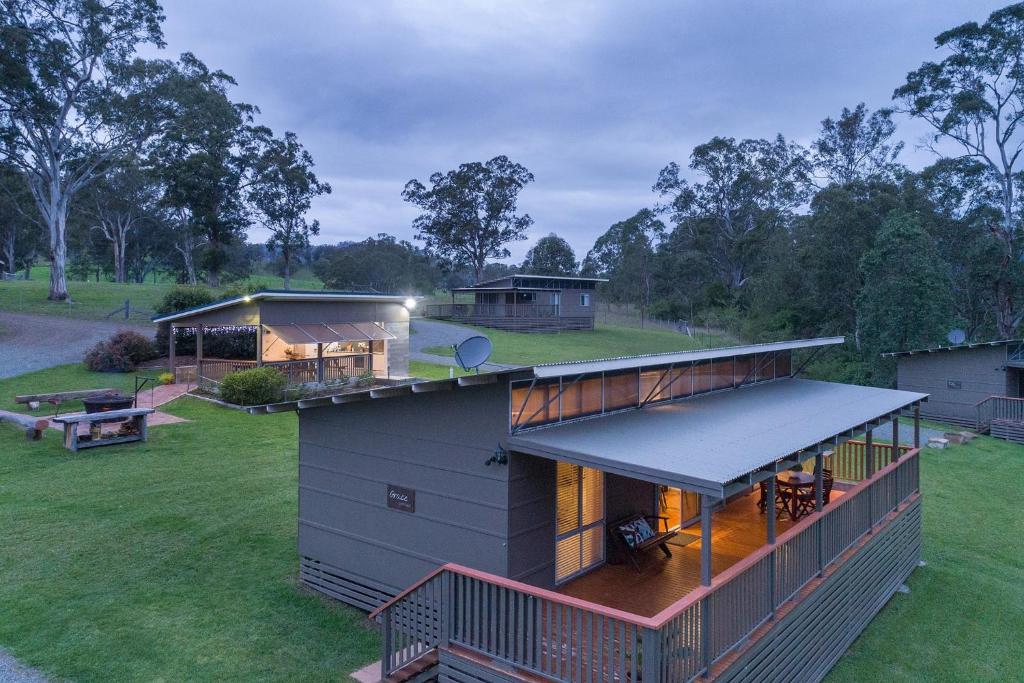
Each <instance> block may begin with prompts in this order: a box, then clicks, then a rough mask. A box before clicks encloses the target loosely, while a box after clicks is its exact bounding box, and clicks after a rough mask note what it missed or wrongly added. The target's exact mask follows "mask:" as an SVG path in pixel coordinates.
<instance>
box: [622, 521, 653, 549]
mask: <svg viewBox="0 0 1024 683" xmlns="http://www.w3.org/2000/svg"><path fill="white" fill-rule="evenodd" d="M618 532H619V534H621V535H622V540H623V541H625V542H626V545H628V546H629V547H630V548H634V549H635V548H639V547H640V546H641V545H642V544H643V542H644V541H648V540H650V539H652V538H654V537H655V536H656V534H655V532H654V529H652V528H651V525H650V523H649V522H648V521H647V519H646V518H644V517H638V518H636V519H631V520H629V521H628V522H623V523H621V524H619V526H618Z"/></svg>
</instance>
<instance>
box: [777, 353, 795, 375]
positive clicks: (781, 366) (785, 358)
mask: <svg viewBox="0 0 1024 683" xmlns="http://www.w3.org/2000/svg"><path fill="white" fill-rule="evenodd" d="M792 363H793V357H792V356H791V355H790V352H789V351H779V352H778V353H776V354H775V376H776V377H789V375H790V373H792V372H793V368H792Z"/></svg>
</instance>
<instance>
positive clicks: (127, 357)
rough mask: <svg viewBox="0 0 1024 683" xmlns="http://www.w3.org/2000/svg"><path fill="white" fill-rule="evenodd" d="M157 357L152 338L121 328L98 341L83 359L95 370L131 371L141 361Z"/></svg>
mask: <svg viewBox="0 0 1024 683" xmlns="http://www.w3.org/2000/svg"><path fill="white" fill-rule="evenodd" d="M155 357H156V350H155V349H154V348H153V342H152V340H150V339H148V338H147V337H145V336H143V335H141V334H139V333H138V332H133V331H131V330H120V331H119V332H115V333H114V335H113V336H112V337H111V338H110V339H108V340H107V341H102V342H98V343H97V344H96V345H95V346H93V347H92V348H91V349H89V350H88V351H87V352H86V354H85V358H84V359H83V361H84V363H85V366H86V367H87V368H89V369H90V370H92V371H94V372H131V371H132V370H134V369H135V368H136V367H137V366H138V364H139V363H141V362H143V361H147V360H150V359H151V358H155Z"/></svg>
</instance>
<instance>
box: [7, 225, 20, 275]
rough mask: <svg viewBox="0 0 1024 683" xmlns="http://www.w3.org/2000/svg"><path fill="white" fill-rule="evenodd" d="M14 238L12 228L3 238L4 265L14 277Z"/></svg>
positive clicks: (15, 267) (15, 269) (15, 268)
mask: <svg viewBox="0 0 1024 683" xmlns="http://www.w3.org/2000/svg"><path fill="white" fill-rule="evenodd" d="M14 240H15V234H14V230H11V232H10V233H8V234H7V236H6V237H5V238H4V265H5V266H6V270H7V272H8V273H10V274H11V277H12V278H13V277H14V273H15V272H16V271H17V269H18V267H17V265H15V263H14V256H15V254H14V247H15V241H14Z"/></svg>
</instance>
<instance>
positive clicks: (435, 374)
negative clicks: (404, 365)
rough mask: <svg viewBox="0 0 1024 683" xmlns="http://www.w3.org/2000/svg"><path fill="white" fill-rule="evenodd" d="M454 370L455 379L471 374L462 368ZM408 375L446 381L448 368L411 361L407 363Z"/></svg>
mask: <svg viewBox="0 0 1024 683" xmlns="http://www.w3.org/2000/svg"><path fill="white" fill-rule="evenodd" d="M454 370H455V376H456V377H462V376H464V375H470V374H472V373H469V372H466V371H465V370H463V369H462V368H454ZM409 374H410V375H412V376H413V377H419V378H421V379H448V366H447V365H439V364H437V363H425V362H423V361H421V360H411V361H409Z"/></svg>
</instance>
